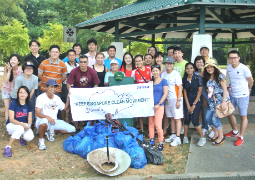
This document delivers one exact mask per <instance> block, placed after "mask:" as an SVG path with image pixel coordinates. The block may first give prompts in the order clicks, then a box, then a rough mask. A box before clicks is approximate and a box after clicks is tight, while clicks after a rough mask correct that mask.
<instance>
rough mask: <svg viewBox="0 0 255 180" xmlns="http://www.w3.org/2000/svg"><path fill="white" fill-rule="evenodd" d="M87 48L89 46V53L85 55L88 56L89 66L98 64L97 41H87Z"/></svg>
mask: <svg viewBox="0 0 255 180" xmlns="http://www.w3.org/2000/svg"><path fill="white" fill-rule="evenodd" d="M87 46H88V49H89V52H88V53H87V54H85V56H87V57H88V60H89V64H88V66H92V65H94V64H96V50H97V40H95V39H94V38H90V39H89V40H88V41H87Z"/></svg>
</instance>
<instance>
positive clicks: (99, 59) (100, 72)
mask: <svg viewBox="0 0 255 180" xmlns="http://www.w3.org/2000/svg"><path fill="white" fill-rule="evenodd" d="M104 59H105V56H104V53H102V52H98V53H97V54H96V64H95V65H92V68H93V69H95V71H96V72H97V76H98V78H99V80H100V83H99V84H98V87H104V77H105V74H106V72H107V71H108V69H107V67H105V66H104Z"/></svg>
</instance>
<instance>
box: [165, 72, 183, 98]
mask: <svg viewBox="0 0 255 180" xmlns="http://www.w3.org/2000/svg"><path fill="white" fill-rule="evenodd" d="M161 77H162V78H164V79H165V80H166V81H167V83H168V95H167V99H176V98H178V86H180V85H181V84H182V78H181V75H180V74H179V73H178V72H177V71H175V70H173V71H172V72H171V73H170V74H168V73H167V72H163V73H162V75H161ZM176 86H177V89H176ZM176 90H177V92H176Z"/></svg>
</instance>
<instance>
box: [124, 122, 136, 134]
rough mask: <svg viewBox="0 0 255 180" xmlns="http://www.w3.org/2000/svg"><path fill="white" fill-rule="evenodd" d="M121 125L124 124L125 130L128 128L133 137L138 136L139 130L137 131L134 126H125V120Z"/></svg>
mask: <svg viewBox="0 0 255 180" xmlns="http://www.w3.org/2000/svg"><path fill="white" fill-rule="evenodd" d="M123 126H124V127H125V128H127V130H128V131H129V132H131V133H132V134H133V135H134V136H135V137H137V136H138V134H139V131H138V130H137V129H136V128H134V127H131V126H127V122H126V121H124V122H123Z"/></svg>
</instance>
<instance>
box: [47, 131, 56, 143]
mask: <svg viewBox="0 0 255 180" xmlns="http://www.w3.org/2000/svg"><path fill="white" fill-rule="evenodd" d="M45 135H46V136H47V139H48V140H49V141H55V138H54V137H53V136H54V134H52V133H50V132H49V131H46V132H45Z"/></svg>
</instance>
